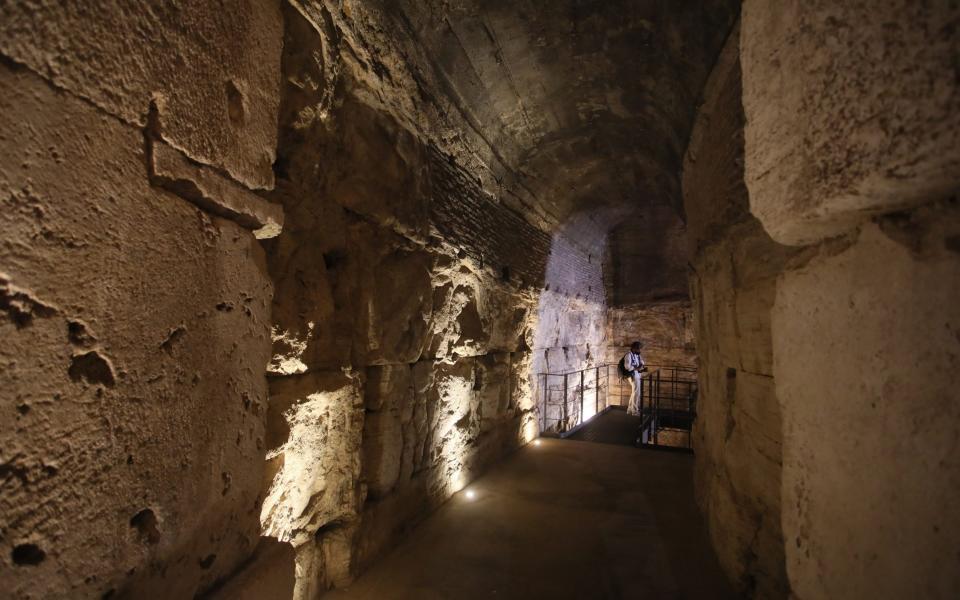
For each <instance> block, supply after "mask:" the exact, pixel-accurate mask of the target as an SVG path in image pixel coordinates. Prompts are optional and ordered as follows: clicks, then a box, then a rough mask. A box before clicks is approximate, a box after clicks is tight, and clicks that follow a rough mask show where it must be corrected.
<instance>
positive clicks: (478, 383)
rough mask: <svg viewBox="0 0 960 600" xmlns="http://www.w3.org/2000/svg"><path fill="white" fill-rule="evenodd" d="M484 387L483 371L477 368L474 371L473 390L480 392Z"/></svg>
mask: <svg viewBox="0 0 960 600" xmlns="http://www.w3.org/2000/svg"><path fill="white" fill-rule="evenodd" d="M482 389H483V371H482V370H481V369H477V370H476V371H474V372H473V390H474V391H475V392H478V391H480V390H482Z"/></svg>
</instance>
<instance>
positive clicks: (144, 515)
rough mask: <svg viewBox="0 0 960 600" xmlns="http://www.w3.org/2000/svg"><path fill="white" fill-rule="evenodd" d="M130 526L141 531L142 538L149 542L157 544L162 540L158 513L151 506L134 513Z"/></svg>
mask: <svg viewBox="0 0 960 600" xmlns="http://www.w3.org/2000/svg"><path fill="white" fill-rule="evenodd" d="M130 527H133V528H135V529H136V530H137V531H138V532H140V539H141V540H142V541H144V542H146V543H148V544H151V545H153V544H156V543H157V542H159V541H160V530H159V529H158V528H157V515H155V514H154V513H153V511H152V510H150V509H149V508H145V509H143V510H141V511H140V512H138V513H137V514H135V515H133V517H132V518H131V519H130Z"/></svg>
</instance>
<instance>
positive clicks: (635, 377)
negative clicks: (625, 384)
mask: <svg viewBox="0 0 960 600" xmlns="http://www.w3.org/2000/svg"><path fill="white" fill-rule="evenodd" d="M642 377H643V376H642V375H641V374H640V373H639V372H637V371H634V372H633V373H631V374H630V378H629V380H630V402H629V403H628V404H627V413H628V414H631V415H639V414H640V401H641V398H642V396H641V390H642V388H641V387H640V386H641V385H642V384H643V379H642Z"/></svg>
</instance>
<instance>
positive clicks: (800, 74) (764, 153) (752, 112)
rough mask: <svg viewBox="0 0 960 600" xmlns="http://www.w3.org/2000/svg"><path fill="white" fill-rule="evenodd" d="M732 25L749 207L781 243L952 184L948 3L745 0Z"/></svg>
mask: <svg viewBox="0 0 960 600" xmlns="http://www.w3.org/2000/svg"><path fill="white" fill-rule="evenodd" d="M742 18H743V29H742V32H741V40H742V44H743V47H742V51H741V57H742V61H743V107H744V111H745V113H746V119H747V127H746V135H745V138H746V182H747V185H748V186H749V188H750V207H751V210H752V212H753V213H754V215H756V216H757V218H758V219H760V221H761V222H762V223H763V225H764V227H765V228H766V229H767V231H768V232H769V233H770V235H771V236H772V237H773V238H774V239H775V240H777V241H779V242H781V243H785V244H801V243H809V242H814V241H819V240H820V239H823V238H825V237H830V236H834V235H837V234H839V233H841V232H843V231H845V230H848V229H850V228H851V227H853V226H855V225H856V224H857V223H858V222H860V221H861V220H863V219H864V218H865V217H869V216H870V215H871V214H877V213H882V212H887V211H891V210H900V209H903V208H906V207H909V206H916V205H918V204H922V203H925V202H927V201H928V200H930V199H931V198H937V197H944V196H949V195H951V194H952V193H953V192H954V190H955V189H956V187H957V185H958V184H960V82H958V79H957V77H956V55H957V52H960V36H957V35H956V32H955V25H954V24H955V23H956V20H957V19H958V18H960V7H958V6H957V5H956V4H954V3H951V2H933V3H918V2H912V1H910V0H896V1H893V2H886V3H884V4H883V5H877V4H875V3H871V2H830V1H828V0H816V1H807V0H789V1H788V2H778V3H775V4H774V3H769V2H763V1H762V0H751V1H748V2H745V3H744V6H743V17H742Z"/></svg>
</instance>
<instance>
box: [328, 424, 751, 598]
mask: <svg viewBox="0 0 960 600" xmlns="http://www.w3.org/2000/svg"><path fill="white" fill-rule="evenodd" d="M692 468H693V458H692V457H691V456H689V455H686V454H669V453H659V452H647V451H643V450H639V449H636V448H629V447H624V446H615V445H609V444H584V443H578V442H571V441H568V440H557V439H542V440H541V442H540V444H539V445H534V444H530V445H528V446H527V447H526V448H524V449H522V450H520V451H518V452H517V453H516V454H514V455H513V456H512V457H510V458H508V459H507V460H506V461H505V462H503V463H501V464H500V465H497V466H496V467H494V468H493V469H492V470H490V471H489V472H488V473H487V474H486V475H485V476H484V477H481V478H480V479H478V480H477V481H475V482H474V483H472V484H470V485H469V486H468V487H467V488H466V489H464V490H463V491H461V492H460V493H459V494H457V495H456V496H454V497H453V498H452V499H451V500H450V501H449V502H448V503H447V504H445V505H444V506H443V507H442V508H441V509H440V510H439V511H437V513H435V514H434V515H433V516H431V517H430V518H428V519H427V520H426V521H424V522H423V523H421V524H420V525H419V526H418V527H417V528H416V529H414V530H413V532H412V533H411V534H410V536H409V537H408V538H407V539H406V540H405V541H404V542H403V543H402V544H401V545H400V546H398V547H397V548H395V549H394V550H393V551H392V552H390V553H389V554H387V555H386V556H384V557H383V558H382V559H381V560H380V561H379V562H377V563H376V564H375V565H374V566H373V567H372V568H371V569H370V570H368V571H367V572H366V573H365V574H363V575H362V576H361V577H360V578H359V579H358V580H357V581H356V582H354V584H353V585H352V586H351V587H350V588H348V589H345V590H337V591H333V592H330V593H329V594H328V595H326V596H324V599H325V600H328V599H351V598H355V599H370V600H373V599H377V600H382V599H391V600H394V599H396V600H414V599H416V600H434V599H471V598H509V599H514V598H516V599H520V598H522V599H524V600H531V599H539V598H545V599H571V600H572V599H591V600H592V599H608V600H616V599H634V598H637V599H639V598H651V599H680V598H689V599H722V598H732V597H734V594H733V592H732V591H731V588H730V587H729V584H728V583H727V581H726V580H725V578H724V576H723V574H722V572H721V571H720V567H719V565H718V564H717V560H716V557H715V556H714V555H713V553H712V551H711V549H710V546H709V542H708V540H707V536H706V532H705V530H704V528H703V524H702V521H701V519H700V515H699V513H698V512H697V509H696V506H695V503H694V497H693V481H692V475H693V474H692ZM468 492H470V493H469V494H468ZM469 496H472V499H471V498H470V497H469Z"/></svg>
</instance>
